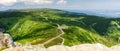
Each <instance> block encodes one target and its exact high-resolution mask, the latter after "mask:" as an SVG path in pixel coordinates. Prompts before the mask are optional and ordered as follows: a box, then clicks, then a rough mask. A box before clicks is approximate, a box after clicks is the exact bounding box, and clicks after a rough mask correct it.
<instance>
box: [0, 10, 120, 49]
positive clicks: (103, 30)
mask: <svg viewBox="0 0 120 51" xmlns="http://www.w3.org/2000/svg"><path fill="white" fill-rule="evenodd" d="M6 14H7V15H6ZM119 22H120V19H119V18H104V17H99V16H94V15H85V14H75V13H72V12H68V11H62V10H57V9H47V8H45V9H27V10H25V9H22V10H13V11H11V12H0V28H4V29H5V30H6V32H8V33H10V35H11V36H12V37H13V39H14V41H17V42H20V43H23V44H25V43H26V42H30V43H31V44H39V43H43V42H46V41H47V40H49V39H51V38H53V37H55V36H57V35H59V34H60V33H61V32H60V31H59V30H58V29H57V25H56V24H60V25H67V26H68V27H69V28H68V29H65V30H64V32H65V34H64V35H62V36H61V37H63V38H64V39H65V42H64V45H67V46H72V45H76V44H83V43H102V44H104V45H107V46H112V45H115V44H118V43H119V42H118V38H119V36H118V35H120V34H119V31H120V29H119V25H120V24H119ZM111 24H112V25H111ZM111 31H112V32H111ZM115 32H117V33H115ZM61 42H62V39H60V38H57V39H55V40H54V41H52V42H50V43H49V44H47V45H45V46H46V47H48V46H52V45H56V44H60V43H61Z"/></svg>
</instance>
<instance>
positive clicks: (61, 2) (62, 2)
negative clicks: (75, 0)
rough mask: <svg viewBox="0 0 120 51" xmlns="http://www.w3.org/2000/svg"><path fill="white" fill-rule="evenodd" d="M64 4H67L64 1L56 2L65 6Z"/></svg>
mask: <svg viewBox="0 0 120 51" xmlns="http://www.w3.org/2000/svg"><path fill="white" fill-rule="evenodd" d="M66 3H67V1H66V0H59V1H58V2H57V4H66Z"/></svg>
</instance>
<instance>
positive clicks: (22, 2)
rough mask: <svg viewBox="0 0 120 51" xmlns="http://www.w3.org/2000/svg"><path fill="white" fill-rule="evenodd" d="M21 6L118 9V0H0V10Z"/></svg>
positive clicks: (119, 0)
mask: <svg viewBox="0 0 120 51" xmlns="http://www.w3.org/2000/svg"><path fill="white" fill-rule="evenodd" d="M21 8H56V9H73V10H119V9H120V0H0V10H6V9H21Z"/></svg>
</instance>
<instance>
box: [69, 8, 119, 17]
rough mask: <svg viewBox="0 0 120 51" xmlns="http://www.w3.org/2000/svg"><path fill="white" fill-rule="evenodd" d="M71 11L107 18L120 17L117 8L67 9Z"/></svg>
mask: <svg viewBox="0 0 120 51" xmlns="http://www.w3.org/2000/svg"><path fill="white" fill-rule="evenodd" d="M68 11H71V12H77V13H85V14H88V15H96V16H103V17H108V18H116V17H120V11H119V10H69V9H68Z"/></svg>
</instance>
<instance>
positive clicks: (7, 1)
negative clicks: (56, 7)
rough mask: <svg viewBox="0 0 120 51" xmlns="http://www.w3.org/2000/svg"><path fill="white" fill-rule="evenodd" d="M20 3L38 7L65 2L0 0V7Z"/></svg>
mask: <svg viewBox="0 0 120 51" xmlns="http://www.w3.org/2000/svg"><path fill="white" fill-rule="evenodd" d="M19 2H22V3H24V4H25V5H33V4H34V5H40V4H56V3H57V4H66V3H67V1H66V0H56V1H55V0H0V5H4V6H11V5H14V4H15V3H19Z"/></svg>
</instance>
